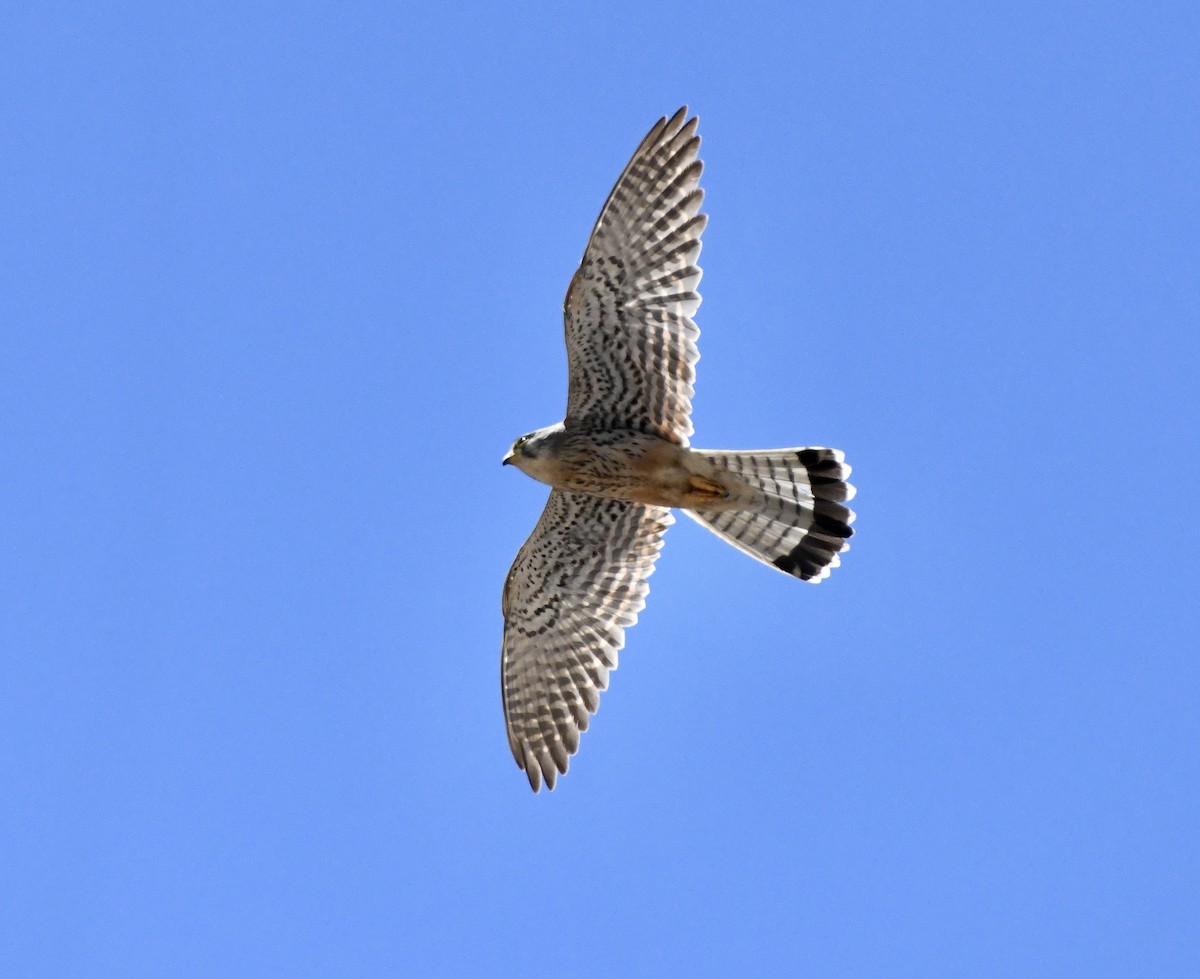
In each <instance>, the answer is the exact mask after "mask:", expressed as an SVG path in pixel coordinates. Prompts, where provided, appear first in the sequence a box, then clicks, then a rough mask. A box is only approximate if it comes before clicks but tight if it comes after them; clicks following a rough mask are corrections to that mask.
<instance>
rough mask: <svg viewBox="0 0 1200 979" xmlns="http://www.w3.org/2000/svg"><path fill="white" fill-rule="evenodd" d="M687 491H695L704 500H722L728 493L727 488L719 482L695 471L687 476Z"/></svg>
mask: <svg viewBox="0 0 1200 979" xmlns="http://www.w3.org/2000/svg"><path fill="white" fill-rule="evenodd" d="M688 492H689V493H695V494H696V495H697V496H699V497H701V498H703V499H705V500H723V499H725V497H727V496H728V495H729V490H727V489H726V488H725V487H724V486H722V485H721V484H720V483H717V482H714V481H713V480H711V479H708V478H707V477H705V476H697V475H696V474H695V473H692V474H691V475H689V476H688Z"/></svg>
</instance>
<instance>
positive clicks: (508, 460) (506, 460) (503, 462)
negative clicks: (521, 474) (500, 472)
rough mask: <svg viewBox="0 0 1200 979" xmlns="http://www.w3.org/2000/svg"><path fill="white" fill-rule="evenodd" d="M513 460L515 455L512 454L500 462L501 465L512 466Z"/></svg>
mask: <svg viewBox="0 0 1200 979" xmlns="http://www.w3.org/2000/svg"><path fill="white" fill-rule="evenodd" d="M512 460H513V454H512V453H511V452H510V453H509V454H508V455H506V456H505V457H504V458H503V459H501V460H500V465H502V466H511V465H512Z"/></svg>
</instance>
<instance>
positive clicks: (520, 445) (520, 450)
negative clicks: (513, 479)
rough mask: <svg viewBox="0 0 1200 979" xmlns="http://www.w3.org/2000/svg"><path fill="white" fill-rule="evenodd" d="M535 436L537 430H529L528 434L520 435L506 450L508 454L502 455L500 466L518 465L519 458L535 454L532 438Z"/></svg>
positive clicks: (519, 462)
mask: <svg viewBox="0 0 1200 979" xmlns="http://www.w3.org/2000/svg"><path fill="white" fill-rule="evenodd" d="M536 438H537V432H530V433H529V434H528V435H522V436H521V437H520V438H519V439H517V440H516V441H515V442H514V443H513V444H512V448H511V449H509V450H508V455H506V456H505V457H504V461H503V462H502V463H501V465H502V466H518V467H519V466H520V464H521V460H523V459H530V458H532V457H533V456H534V454H535V451H536V450H535V446H534V445H533V444H531V443H533V441H534V439H536Z"/></svg>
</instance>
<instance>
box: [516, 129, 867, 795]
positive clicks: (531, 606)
mask: <svg viewBox="0 0 1200 979" xmlns="http://www.w3.org/2000/svg"><path fill="white" fill-rule="evenodd" d="M685 120H686V121H685ZM696 126H697V120H696V118H695V117H693V118H691V119H687V109H686V107H684V108H681V109H680V110H679V111H678V112H676V113H675V114H674V115H673V116H671V118H670V119H666V118H663V119H660V120H659V121H658V122H657V123H655V124H654V127H653V128H652V129H651V130H650V132H649V133H647V135H646V138H645V139H643V140H642V142H641V145H639V146H638V148H637V150H636V151H635V152H634V154H633V158H632V159H631V160H630V161H629V163H628V165H627V166H626V167H625V170H624V172H623V173H622V174H621V176H620V178H619V179H618V180H617V183H616V185H615V186H614V187H613V189H612V193H610V194H609V195H608V200H607V202H606V203H605V205H604V207H603V208H602V209H601V211H600V217H599V218H598V219H597V221H596V226H595V227H594V228H593V229H592V235H591V238H590V239H589V240H588V245H587V249H586V250H585V251H584V254H583V262H582V263H581V264H580V266H579V270H578V271H577V272H576V273H575V275H574V277H573V278H572V279H571V285H570V287H569V288H568V289H567V296H566V300H565V302H564V304H563V318H564V320H565V323H566V341H567V359H568V363H569V373H570V383H569V388H568V394H567V415H566V418H565V419H564V420H563V421H562V422H560V423H559V424H557V425H551V426H549V427H547V428H542V429H538V430H537V431H536V432H531V433H529V434H528V435H522V436H521V437H520V438H519V439H517V441H516V442H515V443H514V444H513V447H512V450H511V451H510V452H509V454H508V455H507V456H506V457H505V459H504V462H505V464H506V465H507V464H509V463H511V464H512V465H514V466H516V467H517V468H519V469H521V470H522V471H523V472H525V473H527V474H528V475H530V476H532V477H533V478H534V479H537V480H540V481H541V482H543V483H549V484H550V486H551V487H553V490H552V492H551V493H550V499H549V501H548V502H547V503H546V509H545V511H544V512H543V513H542V517H541V519H540V520H539V521H538V524H537V527H535V528H534V531H533V534H532V535H531V536H530V538H529V539H528V540H527V541H526V542H525V544H524V546H522V548H521V550H520V552H519V553H518V554H517V559H516V561H515V562H514V563H513V566H512V570H510V571H509V573H508V579H507V581H506V582H505V584H504V599H503V607H504V647H503V654H502V659H501V686H502V692H503V697H504V717H505V722H506V725H507V727H508V743H509V746H510V747H511V748H512V753H513V756H514V757H515V758H516V760H517V764H518V765H519V766H520V767H521V768H523V769H524V770H525V773H526V775H527V776H528V778H529V784H530V785H531V786H532V787H533V790H534V791H535V792H536V791H538V789H539V788H540V787H541V783H542V780H543V779H545V781H546V784H547V786H549V787H550V788H551V789H553V788H554V784H555V781H556V780H557V778H558V775H559V774H560V773H565V772H566V771H567V764H568V762H569V760H570V756H571V755H572V754H574V753H575V751H576V750H577V749H578V747H579V734H580V732H581V731H585V730H587V726H588V720H589V716H590V715H591V714H593V713H595V711H596V709H597V707H598V706H599V703H600V691H601V690H604V689H605V688H606V687H607V686H608V674H609V671H610V670H614V669H616V666H617V651H618V650H619V649H620V648H621V647H622V645H624V642H625V629H627V628H628V627H629V626H632V625H633V624H634V623H635V622H636V621H637V615H638V612H640V611H641V609H642V608H643V606H644V605H645V598H646V592H647V590H648V588H647V584H646V579H647V578H648V577H649V576H650V573H651V572H652V571H653V570H654V562H655V560H656V559H657V557H658V551H659V548H660V547H662V536H663V533H664V532H665V531H666V529H667V528H668V527H669V526H670V525H671V523H672V522H673V518H672V516H671V508H674V507H677V508H679V509H681V510H683V512H684V513H686V514H687V515H688V516H690V517H692V518H694V519H695V520H697V521H699V522H700V523H701V524H703V525H704V526H705V527H707V528H708V529H709V530H711V531H713V532H714V533H715V534H717V535H718V536H720V537H722V538H724V539H725V540H727V541H729V543H731V544H733V546H734V547H737V548H738V549H740V550H742V551H744V552H745V553H747V554H749V555H750V556H751V557H753V558H757V559H758V560H759V561H762V562H764V563H766V564H769V565H771V566H772V567H775V568H778V569H779V570H780V571H783V572H785V573H787V574H790V575H793V576H795V577H797V578H801V579H803V580H804V581H812V582H816V581H820V580H821V579H823V578H824V577H826V576H827V575H828V574H829V569H830V568H832V567H836V566H837V564H838V563H839V562H838V553H839V552H840V551H844V550H846V549H847V547H848V543H847V538H849V537H850V535H851V534H852V533H853V531H852V530H851V529H850V523H851V522H852V521H853V519H854V514H853V513H852V512H851V511H850V510H849V508H847V507H846V506H845V502H846V501H847V500H849V499H851V498H852V497H853V495H854V487H853V486H851V485H850V484H849V483H847V482H846V477H847V476H848V475H849V474H850V467H849V466H847V465H845V463H844V461H843V456H842V453H841V452H839V451H837V450H836V449H823V448H796V449H771V450H765V451H749V452H724V451H721V452H716V451H708V450H703V449H691V448H689V447H688V437H689V436H690V435H691V434H692V423H691V420H690V418H689V414H690V413H691V410H692V402H691V398H692V394H693V391H694V389H693V387H692V384H693V381H694V380H695V376H696V372H695V363H696V360H697V359H698V357H699V354H698V353H697V351H696V337H697V336H699V332H700V331H699V330H698V329H696V325H695V324H694V323H693V322H692V319H691V317H692V315H693V314H694V313H695V312H696V309H697V307H698V306H699V305H700V295H699V293H697V292H696V287H697V285H698V284H699V282H700V268H699V266H698V265H697V264H696V261H697V259H698V258H699V256H700V235H701V232H703V230H704V226H705V223H706V221H707V218H706V216H705V215H703V214H701V213H700V204H701V201H702V200H703V197H704V192H703V191H702V190H701V189H700V171H701V170H702V169H703V164H702V163H701V162H700V159H699V156H698V154H699V149H700V137H699V136H697V135H696Z"/></svg>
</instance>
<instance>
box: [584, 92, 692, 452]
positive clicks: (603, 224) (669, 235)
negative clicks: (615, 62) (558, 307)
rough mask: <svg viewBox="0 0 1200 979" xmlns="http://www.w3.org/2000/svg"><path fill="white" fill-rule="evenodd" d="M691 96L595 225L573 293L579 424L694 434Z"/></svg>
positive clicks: (676, 438) (644, 149)
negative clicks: (688, 105)
mask: <svg viewBox="0 0 1200 979" xmlns="http://www.w3.org/2000/svg"><path fill="white" fill-rule="evenodd" d="M686 117H687V107H686V106H685V107H683V108H682V109H680V110H679V111H678V112H676V113H675V115H673V116H672V117H671V118H670V119H665V118H664V119H660V120H659V121H658V122H657V123H655V125H654V128H653V129H651V130H650V132H649V133H647V134H646V138H645V139H643V140H642V143H641V145H640V146H639V147H638V148H637V151H636V152H635V153H634V154H633V158H632V159H631V160H630V161H629V163H628V165H627V166H626V167H625V171H624V172H623V173H622V174H621V176H620V178H619V179H618V180H617V183H616V186H614V187H613V189H612V193H610V194H609V196H608V201H607V202H606V203H605V205H604V207H603V209H602V210H601V211H600V217H599V218H598V219H597V221H596V226H595V228H593V229H592V236H591V238H590V239H589V241H588V246H587V250H586V251H585V252H584V254H583V262H582V264H581V265H580V266H579V269H578V271H577V272H576V273H575V276H574V278H572V279H571V285H570V287H569V288H568V289H567V298H566V300H565V302H564V303H563V318H564V320H565V323H566V337H567V363H568V369H569V373H570V386H569V390H568V395H567V417H566V425H567V427H571V426H576V427H579V428H595V429H599V430H611V429H615V428H625V429H633V430H635V431H640V432H647V433H650V434H653V435H657V436H659V437H660V438H664V439H666V440H667V441H670V442H675V443H677V444H679V445H687V444H688V436H690V435H691V434H692V423H691V419H690V418H689V415H690V414H691V411H692V395H693V394H694V393H695V390H694V388H693V384H694V383H695V380H696V369H695V364H696V361H697V360H699V359H700V354H699V353H698V351H697V350H696V338H697V337H698V336H699V335H700V331H699V330H698V329H696V324H695V323H693V322H692V319H691V318H692V316H693V315H694V314H695V312H696V309H697V308H698V307H699V305H700V294H699V293H698V292H697V291H696V287H697V286H698V285H699V283H700V268H699V267H698V266H697V264H696V262H697V260H698V258H699V257H700V235H701V233H702V232H703V231H704V225H705V223H706V221H707V217H706V216H705V215H703V214H701V213H700V204H701V202H702V201H703V199H704V192H703V191H702V190H701V189H700V171H701V170H702V169H703V166H704V165H703V164H702V163H701V162H700V159H699V156H698V154H699V152H700V137H699V136H697V135H696V125H697V119H696V118H695V117H694V116H693V117H692V118H691V119H689V120H687V121H686V122H685V121H684V120H685V119H686Z"/></svg>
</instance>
